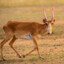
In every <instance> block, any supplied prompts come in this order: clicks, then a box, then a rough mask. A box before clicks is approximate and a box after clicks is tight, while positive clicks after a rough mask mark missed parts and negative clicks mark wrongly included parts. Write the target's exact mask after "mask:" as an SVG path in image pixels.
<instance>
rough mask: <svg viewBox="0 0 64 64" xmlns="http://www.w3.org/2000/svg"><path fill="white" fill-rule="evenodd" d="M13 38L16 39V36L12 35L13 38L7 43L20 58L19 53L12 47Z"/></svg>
mask: <svg viewBox="0 0 64 64" xmlns="http://www.w3.org/2000/svg"><path fill="white" fill-rule="evenodd" d="M15 40H16V37H15V36H13V38H12V40H11V41H10V43H9V45H10V47H11V48H12V49H13V50H14V51H15V52H16V54H17V55H18V57H19V58H21V56H20V54H19V53H18V52H17V50H16V49H15V48H14V46H13V44H14V42H15Z"/></svg>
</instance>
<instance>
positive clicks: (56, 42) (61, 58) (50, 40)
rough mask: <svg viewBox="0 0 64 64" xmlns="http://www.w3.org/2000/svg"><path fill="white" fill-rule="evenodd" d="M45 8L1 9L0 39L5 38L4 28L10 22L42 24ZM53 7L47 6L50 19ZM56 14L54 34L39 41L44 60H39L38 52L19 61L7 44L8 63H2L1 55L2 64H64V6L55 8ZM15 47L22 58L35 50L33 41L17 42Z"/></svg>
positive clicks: (5, 49) (21, 40)
mask: <svg viewBox="0 0 64 64" xmlns="http://www.w3.org/2000/svg"><path fill="white" fill-rule="evenodd" d="M43 7H44V6H37V7H36V6H35V7H34V6H32V7H30V6H29V7H11V8H10V7H9V8H8V7H6V8H0V38H4V32H3V29H2V27H3V25H4V24H5V23H6V22H8V21H9V20H16V21H17V20H18V21H38V22H42V19H43ZM51 7H52V6H45V8H46V13H47V16H48V18H49V19H50V18H51ZM54 14H55V19H56V22H55V24H54V27H53V32H54V34H53V35H47V34H45V35H43V36H42V38H41V39H39V40H38V45H39V49H40V53H41V56H42V57H43V58H44V60H43V59H39V58H38V54H37V52H36V51H34V52H33V53H32V54H30V55H29V56H27V57H26V58H20V59H19V58H18V57H17V55H16V54H15V52H14V51H13V50H12V49H11V48H10V46H9V45H8V43H7V44H6V45H5V46H4V56H5V58H6V59H7V61H2V59H1V55H0V64H64V6H56V7H55V6H54ZM1 41H2V39H1V40H0V42H1ZM14 46H15V48H16V49H17V50H18V52H19V53H20V54H21V56H22V55H23V54H26V53H27V52H29V51H30V50H32V49H33V48H34V44H33V42H32V40H25V39H19V40H17V41H16V42H15V44H14Z"/></svg>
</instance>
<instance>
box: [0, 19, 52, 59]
mask: <svg viewBox="0 0 64 64" xmlns="http://www.w3.org/2000/svg"><path fill="white" fill-rule="evenodd" d="M43 22H44V24H42V23H38V22H19V21H8V23H7V24H5V25H4V26H3V30H4V32H5V35H6V38H5V39H4V40H3V41H2V42H1V56H2V59H3V60H5V59H4V56H3V46H4V44H5V43H6V42H7V41H9V40H10V39H11V38H12V40H11V41H10V43H9V45H10V47H11V48H12V49H13V50H14V51H15V52H16V53H17V55H18V56H19V57H21V56H20V54H19V53H18V52H17V50H16V49H15V48H14V46H13V44H14V42H15V40H16V39H17V38H16V36H23V35H26V34H30V35H31V36H32V40H33V42H34V44H35V48H34V49H33V50H31V51H30V52H29V53H27V54H26V55H23V57H25V56H27V55H29V54H30V53H31V52H33V51H34V50H37V51H38V55H39V58H41V56H40V53H39V48H38V44H37V38H36V37H37V36H40V35H42V34H44V33H45V32H47V31H48V25H49V24H51V25H52V22H53V20H52V21H51V22H50V21H47V20H46V19H43ZM49 32H50V31H49Z"/></svg>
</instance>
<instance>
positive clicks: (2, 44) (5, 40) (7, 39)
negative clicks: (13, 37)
mask: <svg viewBox="0 0 64 64" xmlns="http://www.w3.org/2000/svg"><path fill="white" fill-rule="evenodd" d="M7 41H9V38H6V39H4V40H3V41H2V42H1V57H2V59H3V60H5V59H4V56H3V46H4V44H6V42H7Z"/></svg>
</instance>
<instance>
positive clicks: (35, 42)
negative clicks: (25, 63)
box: [23, 37, 41, 58]
mask: <svg viewBox="0 0 64 64" xmlns="http://www.w3.org/2000/svg"><path fill="white" fill-rule="evenodd" d="M33 41H34V44H35V48H34V49H33V50H31V51H30V52H29V53H27V54H26V55H23V57H25V56H27V55H29V54H30V53H32V52H33V51H35V50H36V49H37V51H38V55H39V58H41V57H40V53H39V48H38V44H37V41H36V38H35V37H33Z"/></svg>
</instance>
